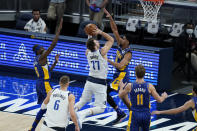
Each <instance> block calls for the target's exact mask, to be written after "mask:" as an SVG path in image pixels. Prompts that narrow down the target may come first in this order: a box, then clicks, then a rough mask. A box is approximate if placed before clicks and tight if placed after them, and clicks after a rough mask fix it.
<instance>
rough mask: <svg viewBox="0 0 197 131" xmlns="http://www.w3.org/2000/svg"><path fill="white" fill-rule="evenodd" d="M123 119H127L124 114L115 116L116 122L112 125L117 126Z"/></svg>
mask: <svg viewBox="0 0 197 131" xmlns="http://www.w3.org/2000/svg"><path fill="white" fill-rule="evenodd" d="M125 118H127V115H126V114H125V113H123V114H121V115H117V118H116V120H114V121H113V124H118V123H120V122H122V121H123V120H124V119H125Z"/></svg>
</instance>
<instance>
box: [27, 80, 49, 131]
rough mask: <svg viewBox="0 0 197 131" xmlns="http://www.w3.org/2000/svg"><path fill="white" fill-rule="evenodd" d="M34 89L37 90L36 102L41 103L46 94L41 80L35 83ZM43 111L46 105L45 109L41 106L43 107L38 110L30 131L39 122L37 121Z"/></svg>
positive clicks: (32, 130)
mask: <svg viewBox="0 0 197 131" xmlns="http://www.w3.org/2000/svg"><path fill="white" fill-rule="evenodd" d="M47 85H48V84H47ZM36 91H37V97H38V102H37V103H38V104H42V103H43V101H44V99H45V98H46V96H47V94H46V91H45V84H44V82H43V81H40V82H37V83H36ZM45 112H46V107H45V109H44V108H43V109H40V110H39V111H38V113H37V115H36V118H35V120H34V122H33V124H32V127H31V129H30V131H34V130H35V129H36V127H37V125H38V124H39V122H40V120H41V119H42V117H43V115H44V114H45Z"/></svg>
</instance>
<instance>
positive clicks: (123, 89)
mask: <svg viewBox="0 0 197 131" xmlns="http://www.w3.org/2000/svg"><path fill="white" fill-rule="evenodd" d="M119 87H120V90H119V97H120V98H123V97H124V96H125V95H127V94H128V93H129V92H130V91H131V83H123V81H122V80H121V81H120V83H119Z"/></svg>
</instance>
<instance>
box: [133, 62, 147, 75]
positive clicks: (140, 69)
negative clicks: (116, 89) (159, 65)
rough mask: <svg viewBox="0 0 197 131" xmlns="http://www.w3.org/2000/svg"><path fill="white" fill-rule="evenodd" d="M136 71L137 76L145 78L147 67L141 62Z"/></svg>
mask: <svg viewBox="0 0 197 131" xmlns="http://www.w3.org/2000/svg"><path fill="white" fill-rule="evenodd" d="M135 73H136V76H137V78H143V77H144V75H145V73H146V69H145V68H144V66H143V65H141V64H140V65H138V66H136V67H135Z"/></svg>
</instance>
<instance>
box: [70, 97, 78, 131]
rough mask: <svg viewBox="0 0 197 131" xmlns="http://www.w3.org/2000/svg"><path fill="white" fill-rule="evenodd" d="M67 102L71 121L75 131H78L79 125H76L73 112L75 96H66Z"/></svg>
mask: <svg viewBox="0 0 197 131" xmlns="http://www.w3.org/2000/svg"><path fill="white" fill-rule="evenodd" d="M68 100H69V112H70V116H71V119H72V121H73V123H74V124H75V131H80V129H79V125H78V123H77V116H76V113H75V110H74V104H75V96H74V95H73V94H70V95H69V96H68Z"/></svg>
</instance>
